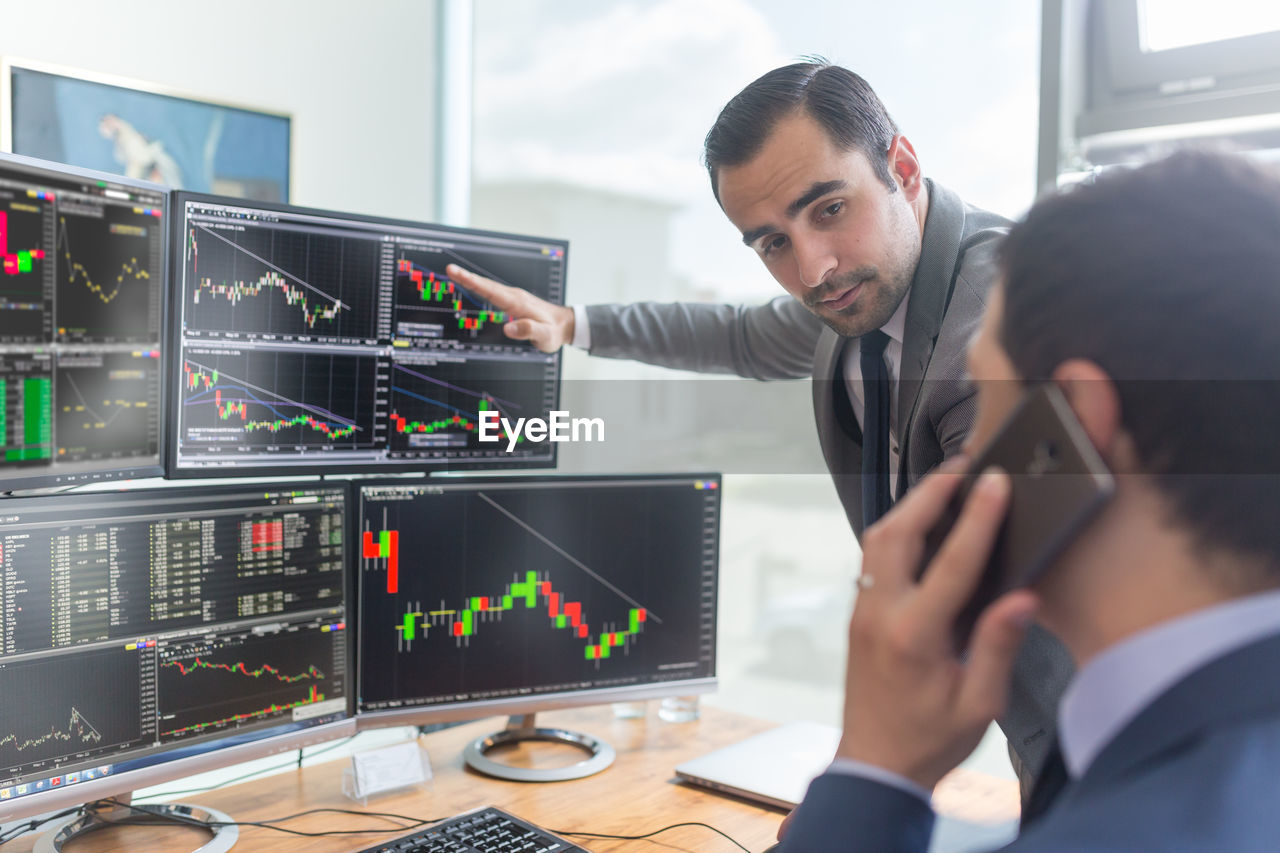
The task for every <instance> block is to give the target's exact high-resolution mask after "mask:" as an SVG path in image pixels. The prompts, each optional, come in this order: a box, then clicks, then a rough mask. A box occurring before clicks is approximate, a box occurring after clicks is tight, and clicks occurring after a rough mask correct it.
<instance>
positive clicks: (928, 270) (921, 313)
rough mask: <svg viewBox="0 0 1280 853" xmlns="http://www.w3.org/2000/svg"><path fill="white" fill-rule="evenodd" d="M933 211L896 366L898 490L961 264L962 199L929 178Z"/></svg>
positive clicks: (927, 220) (901, 487) (903, 483)
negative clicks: (917, 412)
mask: <svg viewBox="0 0 1280 853" xmlns="http://www.w3.org/2000/svg"><path fill="white" fill-rule="evenodd" d="M926 185H927V186H928V188H929V213H928V215H927V216H926V217H925V221H924V236H923V239H922V243H921V248H920V261H919V263H918V264H917V265H916V273H915V277H914V278H913V279H912V281H911V294H910V296H909V297H908V301H907V318H906V323H905V326H904V330H903V335H902V364H901V366H900V367H899V372H898V412H897V415H898V442H899V447H900V448H901V450H900V459H901V461H900V463H899V465H898V483H897V487H896V489H895V494H896V495H897V496H898V497H901V496H902V493H903V492H904V491H905V490H906V483H907V458H908V457H907V445H908V443H909V441H910V436H911V422H912V420H913V419H914V418H915V413H916V409H917V407H918V404H919V402H920V389H921V386H922V385H923V382H924V375H925V371H926V370H928V368H929V359H930V358H932V356H933V347H934V344H935V342H936V341H937V339H938V332H939V331H940V330H941V329H942V320H943V317H944V316H945V315H946V312H947V303H948V301H949V300H950V298H951V285H952V282H953V280H954V279H955V274H956V270H957V269H958V267H959V262H958V255H959V252H960V243H961V240H962V239H963V236H964V224H965V215H964V203H963V202H961V201H960V197H959V196H957V195H956V194H955V193H953V192H951V191H950V190H948V189H947V188H945V187H942V186H939V185H937V184H935V183H933V182H932V181H926Z"/></svg>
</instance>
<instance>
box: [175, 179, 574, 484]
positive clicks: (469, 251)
mask: <svg viewBox="0 0 1280 853" xmlns="http://www.w3.org/2000/svg"><path fill="white" fill-rule="evenodd" d="M172 239H173V241H174V246H175V251H174V253H173V255H174V264H173V278H174V290H173V296H172V302H173V306H174V310H173V313H174V328H175V332H176V339H177V340H176V346H175V347H174V348H173V356H174V360H173V373H172V381H173V382H174V388H173V395H172V399H173V405H172V406H171V410H172V413H173V414H172V417H171V425H172V430H173V441H172V443H171V451H170V457H169V471H170V475H171V476H176V477H193V476H199V477H209V476H227V475H239V474H279V473H289V472H293V473H303V472H305V473H325V472H330V473H332V472H357V471H365V472H368V471H397V470H419V471H421V470H444V469H457V468H498V467H501V468H520V467H549V466H552V465H554V463H555V444H554V443H552V442H549V441H548V442H532V441H520V442H518V443H517V445H516V446H514V447H513V448H511V447H510V446H509V445H508V443H507V442H505V441H495V442H483V441H481V440H480V437H481V436H480V432H481V431H480V428H479V427H480V421H481V418H482V416H484V413H486V412H496V413H497V417H501V418H505V419H507V420H508V421H509V422H510V423H515V422H516V420H517V419H518V418H528V417H539V418H544V419H545V418H547V417H548V414H549V412H551V411H552V410H554V409H555V408H556V406H557V402H558V400H559V379H560V359H559V356H558V355H548V354H545V353H541V352H538V351H537V350H536V349H535V348H533V347H532V346H531V345H529V344H526V343H523V342H515V341H511V340H509V339H507V338H506V336H505V335H504V334H503V332H502V325H503V323H504V322H505V321H506V319H507V318H506V316H505V315H504V314H503V312H501V311H498V310H496V309H495V308H494V307H493V306H492V305H488V304H486V303H483V302H480V301H478V300H477V299H475V298H474V297H473V296H472V295H471V294H470V293H468V292H467V291H466V290H464V289H463V288H462V287H461V286H460V285H458V284H456V283H455V282H454V281H452V280H451V279H450V278H449V276H448V274H447V272H446V267H447V266H448V265H449V264H451V263H452V264H458V265H460V266H462V267H464V268H466V269H469V270H471V271H474V272H477V273H480V274H482V275H485V276H488V277H491V278H494V279H497V280H498V281H501V282H505V283H507V284H511V285H515V286H518V287H521V288H524V289H526V290H529V291H531V292H533V293H535V294H536V295H538V296H540V297H542V298H543V299H547V300H549V301H551V302H555V303H563V301H564V280H565V264H566V260H567V259H566V251H567V248H568V247H567V244H566V243H565V242H564V241H562V240H552V239H543V238H534V237H521V236H515V235H510V234H497V233H491V232H483V231H474V230H467V229H457V228H447V227H444V226H433V225H421V224H415V223H408V222H400V221H395V220H387V219H379V218H374V217H366V216H357V215H354V214H345V213H333V212H326V211H317V210H307V209H303V208H297V207H290V206H284V205H265V204H257V203H250V202H245V201H242V200H239V199H225V198H219V197H214V196H204V195H195V194H191V193H178V194H176V201H175V215H174V231H173V235H172ZM489 417H495V416H494V415H490V416H489Z"/></svg>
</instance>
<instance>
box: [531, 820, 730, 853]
mask: <svg viewBox="0 0 1280 853" xmlns="http://www.w3.org/2000/svg"><path fill="white" fill-rule="evenodd" d="M682 826H701V827H705V828H706V829H709V830H711V831H712V832H714V833H715V834H716V835H719V836H720V837H721V838H724V839H726V840H727V841H728V842H729V843H730V844H732V845H733V846H734V847H737V848H738V849H739V850H743V851H745V853H751V851H750V850H748V849H747V848H746V847H744V846H742V844H740V843H738V842H737V841H736V840H734V839H733V838H732V837H731V836H729V835H727V834H726V833H724V832H721V831H720V830H718V829H716V828H715V827H714V826H712V825H711V824H709V823H702V822H701V821H689V822H687V823H673V824H671V825H670V826H664V827H662V829H655V830H654V831H653V832H646V833H645V834H644V835H605V834H604V833H599V832H570V831H568V830H564V829H552V830H549V831H550V832H553V833H555V834H556V835H581V836H585V837H587V838H615V839H617V840H619V841H641V840H643V839H645V838H652V837H653V836H655V835H657V834H658V833H660V832H666V831H667V830H669V829H678V828H680V827H682Z"/></svg>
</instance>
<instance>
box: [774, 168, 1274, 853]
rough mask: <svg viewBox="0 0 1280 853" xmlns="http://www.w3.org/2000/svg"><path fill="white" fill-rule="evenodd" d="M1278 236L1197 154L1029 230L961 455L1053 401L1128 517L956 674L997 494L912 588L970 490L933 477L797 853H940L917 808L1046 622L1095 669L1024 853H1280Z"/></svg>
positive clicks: (1091, 528) (998, 616)
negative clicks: (949, 516) (931, 852)
mask: <svg viewBox="0 0 1280 853" xmlns="http://www.w3.org/2000/svg"><path fill="white" fill-rule="evenodd" d="M1277 234H1280V179H1277V177H1276V176H1275V175H1274V174H1270V173H1265V172H1263V171H1262V170H1261V169H1258V168H1257V167H1255V166H1253V165H1251V164H1249V163H1247V162H1245V161H1244V160H1243V159H1239V158H1231V157H1227V156H1224V155H1211V154H1203V153H1183V154H1178V155H1175V156H1173V157H1171V158H1169V159H1168V160H1166V161H1163V162H1160V163H1157V164H1154V165H1152V166H1147V167H1144V168H1142V169H1138V170H1134V171H1132V172H1128V173H1118V174H1115V175H1104V176H1103V177H1102V178H1101V179H1100V180H1099V182H1098V183H1097V184H1096V185H1094V186H1086V187H1083V188H1080V189H1078V190H1076V191H1074V192H1070V193H1067V194H1065V195H1062V196H1059V197H1057V198H1053V199H1050V200H1048V201H1046V202H1042V203H1041V204H1038V205H1037V206H1036V207H1035V208H1033V209H1032V211H1031V212H1030V214H1029V215H1028V217H1027V220H1026V221H1025V222H1024V223H1022V224H1020V225H1018V226H1016V227H1015V228H1014V229H1013V231H1012V232H1011V233H1010V235H1009V237H1008V239H1007V241H1006V242H1005V243H1004V245H1003V246H1002V248H1001V250H1000V259H1001V272H1002V275H1001V279H1002V283H1000V284H998V285H997V287H996V288H995V290H993V291H992V294H991V297H990V298H989V299H988V307H987V312H986V317H985V319H984V321H983V325H982V330H981V332H980V334H979V336H978V337H977V339H976V340H975V341H974V343H973V346H972V348H971V351H970V353H969V356H968V358H969V361H970V363H971V366H972V374H973V376H974V378H975V380H977V384H978V386H979V390H978V420H977V423H976V425H975V428H974V431H973V438H972V440H973V442H974V444H975V445H979V444H981V442H983V441H984V440H986V439H987V438H988V437H990V436H991V435H992V434H993V433H994V432H995V430H996V429H997V428H998V426H999V424H1000V423H1001V422H1002V421H1003V419H1004V418H1005V417H1006V416H1007V415H1008V413H1009V412H1010V411H1011V410H1012V408H1013V407H1014V406H1015V405H1017V403H1018V401H1019V400H1020V399H1021V398H1022V396H1023V394H1024V393H1026V392H1027V391H1028V390H1029V389H1031V388H1033V387H1034V386H1035V385H1037V384H1038V383H1044V382H1052V383H1054V384H1055V385H1057V386H1058V387H1059V388H1060V389H1061V390H1062V392H1063V394H1064V396H1065V397H1066V399H1067V401H1068V402H1069V404H1070V406H1071V409H1072V410H1073V412H1074V413H1075V416H1076V419H1077V420H1078V421H1079V424H1080V426H1081V427H1083V432H1084V434H1085V435H1086V436H1087V439H1088V441H1089V442H1090V443H1092V444H1093V446H1094V447H1095V448H1096V449H1097V451H1098V454H1099V455H1100V456H1101V458H1102V460H1103V461H1104V462H1105V463H1106V465H1107V467H1108V468H1109V469H1110V470H1111V471H1112V472H1114V474H1115V480H1116V486H1115V492H1114V495H1113V496H1112V498H1111V500H1110V501H1109V503H1108V504H1107V505H1106V506H1105V507H1104V508H1103V510H1102V511H1101V513H1100V514H1099V515H1098V516H1097V517H1096V518H1095V519H1094V520H1092V521H1091V522H1090V523H1089V524H1088V525H1087V526H1086V527H1085V528H1084V529H1083V530H1082V531H1081V532H1080V533H1078V534H1077V535H1076V536H1075V537H1074V538H1073V540H1072V541H1071V542H1070V543H1069V545H1068V547H1067V548H1066V550H1065V551H1063V552H1062V553H1061V555H1060V556H1059V557H1058V558H1057V559H1056V560H1055V561H1054V562H1053V563H1052V564H1051V565H1050V566H1049V567H1048V569H1047V570H1046V571H1045V573H1044V574H1043V575H1041V576H1040V578H1039V579H1038V580H1037V581H1036V582H1035V583H1034V585H1033V589H1018V590H1015V591H1013V592H1010V593H1007V594H1006V595H1005V596H1003V597H1002V598H1000V599H997V600H996V601H995V602H994V603H993V604H991V606H990V607H988V608H987V610H986V611H985V612H984V614H983V616H982V617H981V619H980V621H979V623H978V627H977V629H976V633H975V639H974V641H973V642H972V643H971V644H970V647H969V654H968V656H967V658H965V659H961V658H960V657H958V656H957V655H956V653H955V652H954V651H953V649H952V645H951V642H950V630H949V623H950V622H951V621H952V620H953V619H954V618H955V616H956V614H957V613H959V612H961V609H962V608H963V607H964V605H965V603H966V601H967V599H968V597H969V596H970V595H971V594H972V592H973V590H974V589H975V588H976V586H977V582H978V579H979V578H980V576H981V574H982V571H983V569H984V566H985V564H986V561H987V557H988V556H989V554H990V552H991V548H992V544H993V542H994V541H995V538H996V534H997V531H998V530H999V527H1000V524H1001V522H1002V520H1003V519H1004V517H1005V512H1006V508H1007V506H1008V501H1009V495H1010V488H1009V486H1010V484H1009V479H1008V476H1007V475H1006V474H1004V473H1003V472H1000V471H996V470H992V471H988V472H985V473H984V474H983V475H982V478H981V479H980V480H979V481H978V485H977V487H976V488H975V489H974V491H973V493H972V495H971V496H970V498H969V500H968V501H967V503H966V505H965V508H964V510H963V513H962V515H961V518H960V521H959V522H958V523H957V524H956V526H955V527H954V528H953V530H952V532H951V535H950V536H949V538H948V539H947V540H946V542H945V544H944V545H943V546H942V548H941V550H939V551H938V553H937V556H936V558H935V559H934V560H933V561H932V562H931V563H930V565H929V566H928V567H927V569H926V572H925V574H924V577H923V579H922V580H921V581H920V582H919V583H917V582H916V581H915V577H916V569H917V565H916V562H915V560H917V559H918V554H919V553H920V552H921V549H922V548H923V543H924V538H925V535H926V532H927V531H928V530H929V529H930V528H931V527H932V526H933V525H934V524H935V523H936V522H937V520H938V519H939V518H940V517H941V515H942V513H943V511H944V507H945V506H946V505H947V502H948V499H949V497H950V495H951V494H952V493H953V492H954V490H955V487H956V485H957V480H958V479H959V477H958V476H955V475H954V473H947V472H945V471H944V472H941V473H939V474H937V475H935V476H933V477H930V478H928V479H927V480H926V481H925V482H923V483H921V484H920V485H919V486H917V488H916V489H914V490H913V491H912V493H911V494H910V495H908V496H907V497H906V498H905V499H904V500H903V501H902V502H901V503H900V504H899V505H898V506H896V507H895V508H894V509H893V510H892V511H891V512H890V513H889V514H888V515H887V516H886V517H885V519H884V520H883V521H882V522H881V523H879V524H878V525H876V527H875V528H873V529H872V530H870V531H869V532H868V534H867V536H866V537H864V540H863V546H864V557H863V570H864V574H865V576H867V577H871V578H874V584H871V585H869V586H868V585H865V584H864V587H866V588H864V591H863V594H862V595H861V596H859V599H858V603H857V606H856V608H855V610H854V615H853V618H852V621H851V625H850V631H849V644H850V647H849V658H848V659H849V669H848V676H847V693H846V698H845V727H844V735H843V738H842V739H841V742H840V747H839V749H838V751H837V759H836V761H835V763H834V764H833V765H832V767H831V769H830V770H828V771H827V773H825V774H824V775H823V776H820V777H819V778H818V779H817V780H815V781H814V782H813V784H812V785H811V787H810V789H809V793H808V795H807V796H806V798H805V801H804V802H803V803H802V804H801V806H800V807H799V809H798V810H797V811H796V812H795V813H794V817H793V820H792V822H791V823H790V826H789V827H788V829H787V831H786V833H785V837H784V838H783V844H782V848H783V850H786V851H790V850H796V851H804V853H823V851H833V853H834V851H846V850H875V851H878V853H897V851H902V852H903V853H905V851H924V850H925V849H926V848H927V846H928V842H929V834H930V829H931V825H932V813H931V811H930V808H929V792H930V790H931V789H932V787H933V786H934V784H935V783H936V782H937V781H938V780H939V779H940V778H941V777H942V776H943V774H945V773H946V772H947V771H948V770H950V769H951V768H952V767H953V766H955V764H956V763H958V762H959V761H960V760H961V759H962V758H964V756H965V755H966V754H967V753H968V752H969V751H970V750H971V749H972V748H973V747H974V746H975V745H976V744H977V742H978V739H979V738H980V737H981V736H982V732H983V731H984V729H985V728H986V726H987V725H988V723H989V721H990V719H991V717H992V716H993V715H995V714H997V713H999V710H1000V707H1001V703H1002V700H1003V698H1004V690H1005V685H1006V684H1007V682H1008V676H1009V669H1010V666H1011V662H1012V660H1013V658H1014V655H1015V653H1016V650H1017V648H1018V646H1019V643H1020V641H1021V638H1022V636H1023V634H1024V632H1025V629H1026V626H1027V625H1028V624H1029V622H1030V620H1031V619H1032V618H1033V617H1035V616H1036V615H1037V610H1038V616H1039V619H1040V620H1041V621H1042V622H1043V623H1044V624H1045V625H1047V626H1049V627H1050V628H1051V629H1052V630H1054V631H1055V632H1056V633H1057V635H1058V636H1060V637H1062V638H1063V641H1064V642H1065V643H1066V645H1067V647H1068V648H1069V649H1070V651H1071V654H1072V656H1073V658H1074V659H1075V661H1076V663H1077V664H1078V665H1079V666H1080V670H1079V674H1078V675H1077V676H1076V677H1075V678H1074V680H1073V681H1072V682H1071V685H1070V687H1069V688H1068V690H1067V692H1066V694H1065V696H1064V697H1063V700H1062V705H1061V713H1060V714H1059V726H1058V748H1057V749H1056V750H1055V751H1054V752H1053V753H1052V754H1051V756H1050V760H1051V764H1050V765H1049V767H1050V768H1057V770H1058V771H1059V772H1057V773H1052V772H1046V774H1045V775H1044V777H1042V782H1041V783H1040V786H1038V787H1037V790H1036V791H1035V792H1034V793H1033V795H1032V798H1031V802H1030V804H1029V806H1028V807H1027V808H1026V810H1025V811H1024V814H1023V827H1022V832H1021V834H1020V836H1019V838H1018V839H1017V840H1016V841H1015V842H1014V843H1013V844H1012V845H1011V847H1010V848H1009V849H1011V850H1018V851H1021V850H1035V851H1078V850H1090V851H1100V850H1108V851H1122V850H1123V851H1129V850H1187V851H1192V850H1194V851H1201V850H1231V851H1271V850H1275V849H1276V847H1277V839H1280V793H1278V792H1280V786H1277V780H1280V679H1277V678H1276V673H1277V672H1278V671H1280V526H1277V524H1276V518H1277V517H1280V444H1278V443H1277V441H1276V436H1277V435H1278V434H1280V394H1277V393H1276V392H1277V385H1276V383H1277V380H1278V379H1280V338H1278V337H1277V335H1276V332H1275V318H1276V317H1277V316H1280V278H1278V277H1277V270H1280V240H1277V237H1276V235H1277ZM1225 413H1229V417H1225V416H1224V415H1225ZM1055 779H1056V781H1057V783H1058V786H1057V787H1058V790H1052V789H1051V788H1050V784H1049V781H1052V780H1055ZM1046 780H1047V781H1046Z"/></svg>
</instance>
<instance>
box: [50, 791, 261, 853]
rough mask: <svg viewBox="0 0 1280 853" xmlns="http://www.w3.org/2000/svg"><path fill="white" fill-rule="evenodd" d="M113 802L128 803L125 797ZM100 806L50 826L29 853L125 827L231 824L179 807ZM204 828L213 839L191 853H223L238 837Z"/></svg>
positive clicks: (211, 813) (209, 812) (212, 813)
mask: <svg viewBox="0 0 1280 853" xmlns="http://www.w3.org/2000/svg"><path fill="white" fill-rule="evenodd" d="M117 799H118V800H122V801H124V802H125V803H127V802H128V798H127V797H118V798H117ZM103 805H105V806H108V808H106V809H104V810H101V811H99V810H97V809H94V808H88V809H87V811H85V812H84V813H82V814H79V815H73V816H72V817H69V818H67V819H66V820H64V821H62V822H60V823H57V824H54V826H53V828H52V829H50V830H49V831H48V832H46V833H44V834H43V835H41V836H40V838H39V839H37V840H36V843H35V847H33V848H32V853H61V851H62V850H63V845H65V844H66V843H67V842H69V841H72V840H74V839H76V838H79V837H82V836H84V835H87V834H88V833H90V832H94V831H96V830H99V829H106V828H108V827H111V826H116V825H122V824H128V823H181V824H187V825H190V826H197V825H199V824H208V823H210V822H215V823H221V824H229V823H231V818H230V816H228V815H226V814H224V813H223V812H220V811H217V810H215V809H207V808H202V807H200V806H191V805H184V804H182V803H170V804H167V805H158V806H120V805H117V804H116V803H104V804H103ZM144 812H145V814H144ZM204 828H205V829H206V830H207V831H209V832H211V833H212V834H213V838H211V839H209V841H208V842H206V843H205V844H203V845H201V846H200V847H198V848H196V849H195V850H194V851H192V853H225V851H227V850H230V849H231V845H233V844H235V843H236V840H237V839H239V837H240V827H238V826H206V827H204ZM72 849H73V850H74V848H72Z"/></svg>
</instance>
